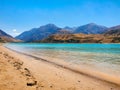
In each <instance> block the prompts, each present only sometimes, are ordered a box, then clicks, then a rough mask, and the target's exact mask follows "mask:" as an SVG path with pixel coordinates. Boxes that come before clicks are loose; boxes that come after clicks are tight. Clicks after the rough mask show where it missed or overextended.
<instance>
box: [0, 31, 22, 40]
mask: <svg viewBox="0 0 120 90" xmlns="http://www.w3.org/2000/svg"><path fill="white" fill-rule="evenodd" d="M19 41H20V40H17V39H15V38H13V37H12V36H10V35H9V34H7V33H5V32H4V31H2V30H0V42H19Z"/></svg>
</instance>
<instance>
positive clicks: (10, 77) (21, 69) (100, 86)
mask: <svg viewBox="0 0 120 90" xmlns="http://www.w3.org/2000/svg"><path fill="white" fill-rule="evenodd" d="M93 74H94V73H93ZM0 90H120V85H116V84H112V83H109V82H106V81H103V80H100V79H97V78H94V77H90V76H87V75H84V74H80V73H76V72H73V71H71V70H69V69H66V68H64V67H61V66H58V65H54V64H51V63H49V62H45V61H42V60H38V59H35V58H32V57H29V56H26V55H23V54H20V53H16V52H14V51H11V50H9V49H7V48H5V47H3V46H0Z"/></svg>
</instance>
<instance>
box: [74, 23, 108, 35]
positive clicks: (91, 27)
mask: <svg viewBox="0 0 120 90" xmlns="http://www.w3.org/2000/svg"><path fill="white" fill-rule="evenodd" d="M106 29H107V27H105V26H102V25H97V24H95V23H88V24H86V25H82V26H80V27H78V28H77V29H76V30H75V31H74V33H84V34H102V33H104V32H106Z"/></svg>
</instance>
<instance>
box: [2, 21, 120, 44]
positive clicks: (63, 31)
mask: <svg viewBox="0 0 120 90" xmlns="http://www.w3.org/2000/svg"><path fill="white" fill-rule="evenodd" d="M19 41H23V42H81V43H82V42H84V43H86V42H95V43H96V42H99V43H102V42H104V43H105V42H108V43H111V42H113V43H115V42H116V43H118V42H120V25H118V26H114V27H110V28H108V27H105V26H102V25H97V24H95V23H89V24H86V25H82V26H79V27H73V28H72V27H68V26H66V27H64V28H60V27H57V26H56V25H54V24H47V25H43V26H40V27H39V28H32V29H31V30H28V31H25V32H23V33H21V34H20V35H18V36H16V37H15V38H13V37H12V36H10V35H9V34H7V33H5V32H4V31H2V30H0V42H19Z"/></svg>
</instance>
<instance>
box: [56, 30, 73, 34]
mask: <svg viewBox="0 0 120 90" xmlns="http://www.w3.org/2000/svg"><path fill="white" fill-rule="evenodd" d="M55 34H72V32H71V31H69V30H65V29H61V30H59V31H57V32H56V33H55Z"/></svg>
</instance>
